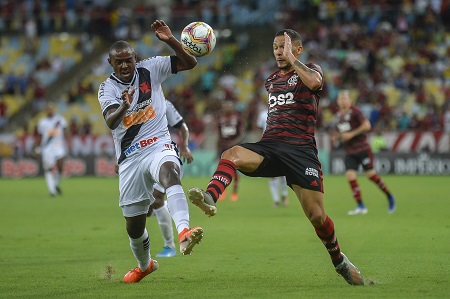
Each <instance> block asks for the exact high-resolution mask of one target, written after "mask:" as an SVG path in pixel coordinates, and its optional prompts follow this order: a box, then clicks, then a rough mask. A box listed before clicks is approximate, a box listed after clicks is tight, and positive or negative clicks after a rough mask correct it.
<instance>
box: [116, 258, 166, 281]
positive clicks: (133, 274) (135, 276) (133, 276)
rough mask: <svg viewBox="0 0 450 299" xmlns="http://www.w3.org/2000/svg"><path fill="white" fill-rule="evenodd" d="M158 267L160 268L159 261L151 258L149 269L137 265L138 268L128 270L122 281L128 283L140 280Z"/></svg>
mask: <svg viewBox="0 0 450 299" xmlns="http://www.w3.org/2000/svg"><path fill="white" fill-rule="evenodd" d="M158 268H159V264H158V262H157V261H155V260H151V261H150V265H149V266H148V268H147V270H145V271H142V270H141V268H139V267H136V268H134V269H132V270H130V271H128V273H127V274H125V276H124V277H123V280H122V281H123V282H126V283H132V282H139V281H141V280H142V278H144V277H145V276H147V275H149V274H150V273H152V272H154V271H156V270H158Z"/></svg>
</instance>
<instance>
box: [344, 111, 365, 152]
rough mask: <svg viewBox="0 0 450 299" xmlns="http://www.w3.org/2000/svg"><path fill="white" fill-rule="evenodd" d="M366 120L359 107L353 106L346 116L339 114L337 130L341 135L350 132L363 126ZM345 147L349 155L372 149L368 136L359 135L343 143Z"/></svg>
mask: <svg viewBox="0 0 450 299" xmlns="http://www.w3.org/2000/svg"><path fill="white" fill-rule="evenodd" d="M365 119H366V118H365V117H364V114H363V113H362V112H361V110H359V108H358V107H355V106H351V107H350V109H348V110H347V112H346V113H345V114H341V113H338V115H337V122H336V128H337V130H338V131H339V133H344V132H349V131H352V130H354V129H356V128H358V127H359V126H361V125H362V123H363V122H364V121H365ZM343 145H344V148H345V151H346V152H347V154H349V155H352V154H356V153H360V152H363V151H366V150H369V149H370V145H369V143H368V142H367V135H366V134H359V135H357V136H355V137H353V138H352V139H350V140H348V141H346V142H343Z"/></svg>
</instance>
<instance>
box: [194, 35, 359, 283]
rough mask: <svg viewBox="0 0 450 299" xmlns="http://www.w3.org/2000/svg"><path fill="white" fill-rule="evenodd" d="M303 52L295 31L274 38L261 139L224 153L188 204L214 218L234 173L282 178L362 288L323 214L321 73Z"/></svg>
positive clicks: (338, 263) (340, 267)
mask: <svg viewBox="0 0 450 299" xmlns="http://www.w3.org/2000/svg"><path fill="white" fill-rule="evenodd" d="M302 52H303V45H302V39H301V37H300V34H299V33H297V32H296V31H294V30H292V29H284V30H281V31H279V32H278V33H277V34H276V35H275V38H274V41H273V54H274V57H275V60H276V64H277V67H278V70H277V71H276V72H274V73H273V74H271V75H270V76H269V77H268V78H267V79H266V82H265V87H266V90H267V93H268V116H267V128H266V130H265V131H264V134H263V136H262V139H261V140H260V141H258V142H256V143H245V144H241V145H237V146H233V147H231V148H229V149H227V150H226V151H224V152H223V154H222V156H221V159H220V161H219V165H218V166H217V169H216V172H215V173H214V174H213V176H212V178H211V181H210V182H209V184H208V187H207V189H206V191H203V190H202V189H199V188H191V189H190V190H189V199H190V201H191V202H192V203H194V204H195V205H197V206H198V207H199V208H200V209H201V210H203V212H205V214H207V215H208V216H213V215H215V214H216V212H217V207H216V202H217V199H218V198H219V196H220V195H221V194H222V193H223V192H224V190H225V188H226V187H227V186H229V185H230V183H231V181H232V179H233V175H234V173H235V171H236V170H239V171H240V172H242V173H244V174H245V175H248V176H252V177H278V176H286V180H287V184H288V185H289V187H290V188H292V190H293V191H294V192H295V194H296V196H297V198H298V200H299V202H300V204H301V206H302V208H303V211H304V213H305V215H306V216H307V217H308V219H309V221H310V222H311V224H312V225H313V227H314V229H315V231H316V233H317V235H318V237H319V238H320V240H321V241H322V242H323V244H324V245H325V247H326V249H327V251H328V253H329V254H330V257H331V260H332V262H333V264H334V266H335V268H336V271H337V272H338V273H339V274H340V275H342V276H343V277H344V279H345V280H346V281H347V282H348V283H349V284H352V285H362V284H364V281H363V278H362V276H361V273H360V272H359V270H358V269H357V268H356V267H355V266H354V265H353V264H352V263H351V262H350V261H349V260H348V259H347V257H346V256H345V255H344V254H343V253H342V252H341V249H340V246H339V243H338V240H337V238H336V235H335V230H334V223H333V221H332V220H331V218H330V217H328V215H327V213H326V212H325V208H324V196H323V182H322V170H321V165H320V162H319V159H318V154H317V147H316V140H315V137H314V132H315V128H316V123H317V112H318V106H319V99H320V94H321V91H322V87H323V82H324V81H323V74H322V69H321V67H320V66H319V65H317V64H314V63H308V64H304V63H303V62H301V61H300V60H299V58H300V54H301V53H302Z"/></svg>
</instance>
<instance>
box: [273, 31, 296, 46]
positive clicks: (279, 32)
mask: <svg viewBox="0 0 450 299" xmlns="http://www.w3.org/2000/svg"><path fill="white" fill-rule="evenodd" d="M284 33H287V35H289V37H290V38H291V40H292V41H293V42H297V41H298V42H299V43H300V45H301V44H302V37H301V35H300V33H298V32H297V31H295V30H293V29H282V30H280V31H278V32H277V34H275V36H281V35H284Z"/></svg>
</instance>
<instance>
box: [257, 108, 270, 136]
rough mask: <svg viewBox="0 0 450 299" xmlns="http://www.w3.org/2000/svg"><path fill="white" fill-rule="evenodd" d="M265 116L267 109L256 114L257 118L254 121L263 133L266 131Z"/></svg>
mask: <svg viewBox="0 0 450 299" xmlns="http://www.w3.org/2000/svg"><path fill="white" fill-rule="evenodd" d="M267 114H268V113H267V109H264V110H261V112H259V114H258V118H257V119H256V126H257V127H258V128H261V129H262V130H263V132H264V131H265V130H266V125H267Z"/></svg>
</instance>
